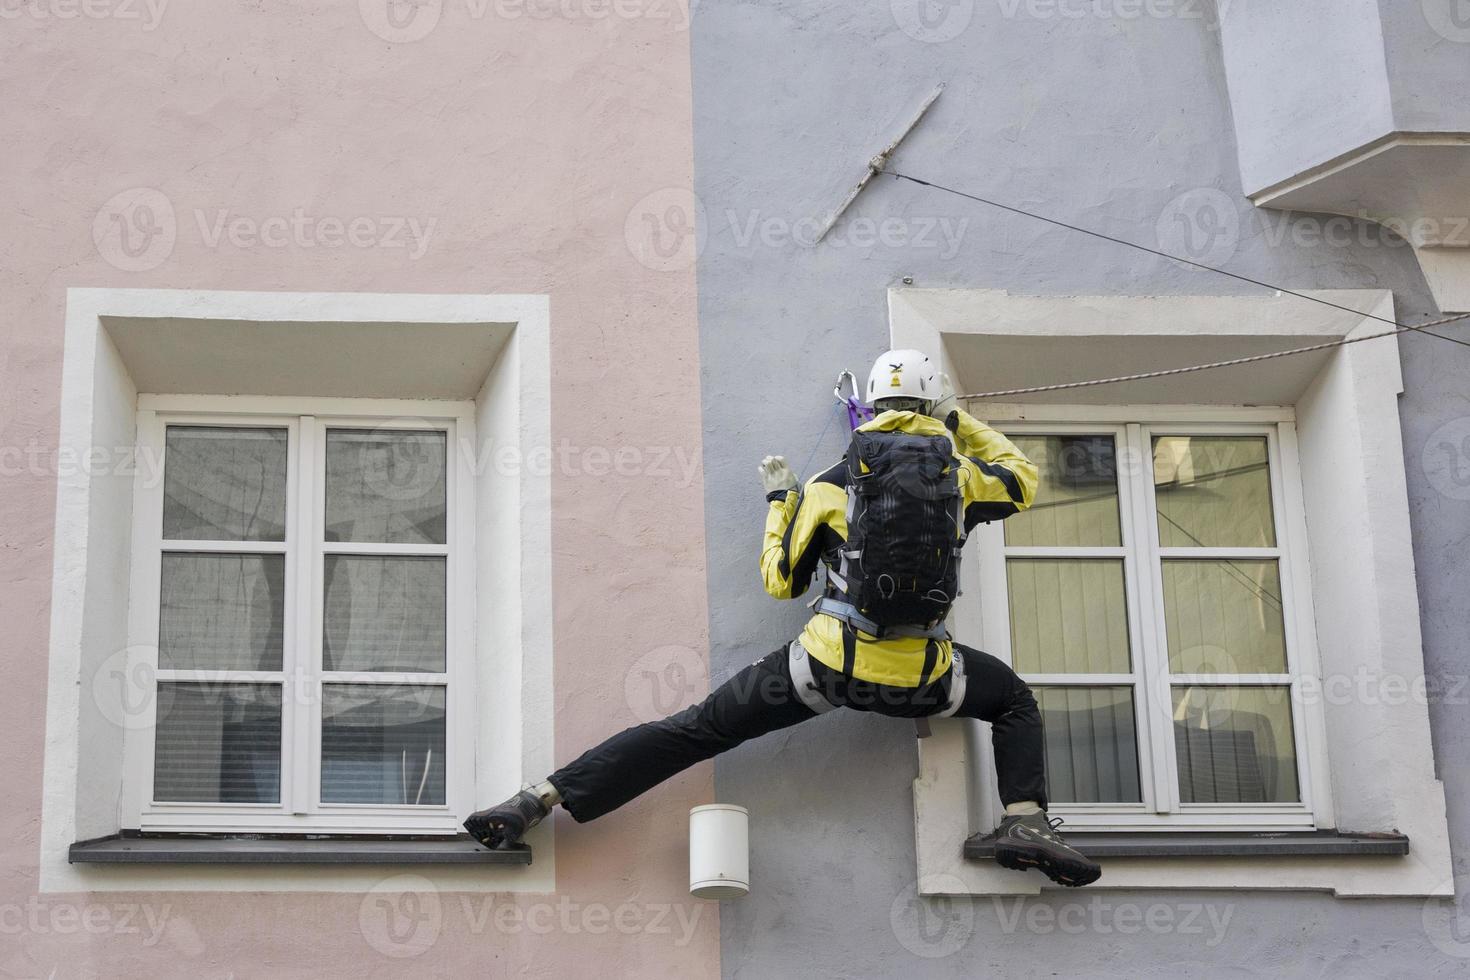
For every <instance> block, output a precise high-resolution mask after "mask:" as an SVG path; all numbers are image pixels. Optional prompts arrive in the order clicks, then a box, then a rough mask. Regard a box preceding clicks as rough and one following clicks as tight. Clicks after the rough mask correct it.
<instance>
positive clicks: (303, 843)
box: [67, 832, 531, 865]
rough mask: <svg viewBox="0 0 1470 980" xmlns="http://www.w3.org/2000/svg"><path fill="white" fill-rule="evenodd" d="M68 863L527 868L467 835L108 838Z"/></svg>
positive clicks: (518, 858) (523, 851)
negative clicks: (414, 836)
mask: <svg viewBox="0 0 1470 980" xmlns="http://www.w3.org/2000/svg"><path fill="white" fill-rule="evenodd" d="M67 861H68V863H71V864H271V865H279V864H354V865H362V864H476V865H484V864H491V865H529V864H530V863H531V848H530V847H528V846H526V845H524V844H522V845H521V846H520V847H517V848H514V849H510V850H496V851H489V850H486V849H485V848H483V847H481V846H480V845H479V844H478V843H476V842H475V841H474V840H473V839H471V838H470V837H468V836H464V835H461V836H457V837H444V838H423V837H420V838H398V839H393V838H384V837H371V838H364V837H332V838H320V837H317V838H301V837H264V836H260V837H249V836H242V835H220V836H214V835H209V836H204V835H190V836H177V835H150V836H142V835H140V834H138V833H136V832H133V833H123V834H113V835H112V836H110V837H99V838H97V839H96V840H87V841H77V842H76V843H74V844H72V845H71V847H70V848H69V849H68V850H67Z"/></svg>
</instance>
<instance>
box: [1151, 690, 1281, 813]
mask: <svg viewBox="0 0 1470 980" xmlns="http://www.w3.org/2000/svg"><path fill="white" fill-rule="evenodd" d="M1174 744H1175V747H1176V753H1177V755H1178V757H1179V798H1180V799H1181V800H1183V801H1184V802H1185V803H1296V802H1298V801H1299V800H1300V799H1301V793H1300V790H1299V789H1298V788H1297V779H1296V747H1295V743H1294V742H1293V735H1292V727H1291V691H1290V688H1286V687H1214V686H1210V687H1176V688H1174Z"/></svg>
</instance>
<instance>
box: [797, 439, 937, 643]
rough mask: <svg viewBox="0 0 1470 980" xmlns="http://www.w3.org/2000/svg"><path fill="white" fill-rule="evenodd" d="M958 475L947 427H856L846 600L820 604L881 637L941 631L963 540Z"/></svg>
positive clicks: (840, 580) (842, 587)
mask: <svg viewBox="0 0 1470 980" xmlns="http://www.w3.org/2000/svg"><path fill="white" fill-rule="evenodd" d="M959 477H960V474H959V472H958V466H957V462H956V460H955V458H954V447H953V444H952V443H951V442H950V440H949V438H948V437H947V436H923V435H915V434H913V433H909V432H854V433H853V434H852V442H851V444H850V445H849V446H848V450H847V543H846V545H845V546H844V547H843V549H842V551H841V559H842V560H841V563H840V566H839V569H838V574H837V575H835V576H832V579H833V584H834V585H835V586H836V587H837V589H838V595H837V596H836V597H835V598H838V599H839V600H840V601H839V602H835V603H834V602H830V601H829V602H827V603H824V604H823V605H824V606H826V607H827V608H826V609H823V610H822V611H825V612H830V613H832V614H835V615H837V616H838V618H839V619H844V620H845V621H846V622H847V623H848V624H849V625H851V626H856V627H858V628H859V629H862V630H863V631H864V632H866V633H870V634H873V635H878V636H902V635H909V636H925V635H929V636H940V635H943V630H944V618H945V617H946V616H947V615H948V614H949V609H950V606H951V605H953V604H954V600H955V597H956V596H957V595H958V594H959V565H960V549H961V548H962V547H963V545H964V543H965V542H964V498H963V497H962V495H961V494H960V485H959ZM843 605H846V606H849V607H850V609H847V610H844V609H842V608H841V606H843ZM853 611H855V612H856V613H857V614H858V615H857V616H852V615H851V612H853ZM844 613H846V615H844ZM864 620H866V621H867V622H864ZM873 626H876V627H878V629H876V630H875V629H873V628H872V627H873Z"/></svg>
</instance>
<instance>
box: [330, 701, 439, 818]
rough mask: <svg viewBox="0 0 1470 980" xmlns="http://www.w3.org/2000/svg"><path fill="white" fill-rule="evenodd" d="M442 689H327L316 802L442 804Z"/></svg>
mask: <svg viewBox="0 0 1470 980" xmlns="http://www.w3.org/2000/svg"><path fill="white" fill-rule="evenodd" d="M444 701H445V694H444V688H442V687H397V686H391V687H390V686H379V685H368V684H357V685H349V684H327V685H324V686H323V689H322V801H323V802H325V803H393V804H400V803H417V804H442V803H443V802H444Z"/></svg>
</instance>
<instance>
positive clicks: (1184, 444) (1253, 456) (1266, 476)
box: [1154, 436, 1276, 548]
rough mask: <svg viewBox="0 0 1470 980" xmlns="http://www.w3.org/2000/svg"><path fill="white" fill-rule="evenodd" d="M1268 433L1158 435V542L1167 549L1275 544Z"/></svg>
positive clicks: (1155, 459) (1156, 452) (1252, 546)
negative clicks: (1267, 448)
mask: <svg viewBox="0 0 1470 980" xmlns="http://www.w3.org/2000/svg"><path fill="white" fill-rule="evenodd" d="M1266 460H1267V456H1266V439H1265V437H1264V436H1246V437H1235V436H1229V437H1226V436H1160V437H1159V438H1157V439H1155V440H1154V489H1155V496H1156V497H1157V504H1158V510H1159V544H1161V545H1162V546H1164V547H1165V548H1274V547H1275V546H1276V525H1275V522H1274V518H1273V516H1272V511H1271V474H1270V472H1269V470H1268V468H1267V462H1266Z"/></svg>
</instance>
